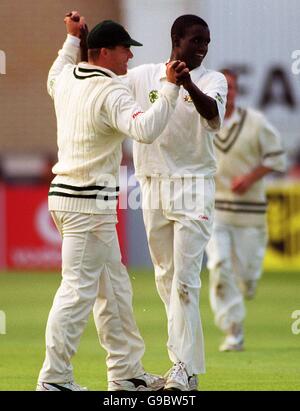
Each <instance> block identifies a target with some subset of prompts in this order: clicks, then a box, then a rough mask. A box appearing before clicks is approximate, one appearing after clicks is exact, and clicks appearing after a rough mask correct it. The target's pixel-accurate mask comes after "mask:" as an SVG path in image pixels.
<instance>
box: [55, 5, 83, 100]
mask: <svg viewBox="0 0 300 411" xmlns="http://www.w3.org/2000/svg"><path fill="white" fill-rule="evenodd" d="M64 22H65V24H66V29H67V34H68V36H67V39H66V41H65V42H64V45H63V47H62V49H61V50H60V51H59V52H58V57H57V58H56V60H55V61H54V63H53V65H52V67H51V69H50V71H49V74H48V81H47V89H48V93H49V94H50V96H51V97H52V98H53V96H54V93H55V81H56V78H57V76H59V74H60V73H61V72H62V70H63V68H64V66H65V65H66V64H76V61H77V58H78V55H79V51H80V36H81V32H82V30H83V29H84V27H85V21H84V17H80V15H79V13H78V12H77V11H73V12H71V13H69V14H67V15H66V17H65V19H64Z"/></svg>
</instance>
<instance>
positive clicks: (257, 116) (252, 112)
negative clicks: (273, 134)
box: [244, 107, 267, 123]
mask: <svg viewBox="0 0 300 411" xmlns="http://www.w3.org/2000/svg"><path fill="white" fill-rule="evenodd" d="M244 110H245V111H246V113H247V116H248V117H249V118H251V119H252V120H253V121H256V122H257V123H265V122H266V121H267V119H266V117H265V115H264V114H263V113H262V112H261V111H259V110H257V109H256V108H254V107H247V108H245V109H244Z"/></svg>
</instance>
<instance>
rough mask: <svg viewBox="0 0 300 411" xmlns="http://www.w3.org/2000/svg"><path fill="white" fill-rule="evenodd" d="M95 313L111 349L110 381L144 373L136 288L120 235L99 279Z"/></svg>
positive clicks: (104, 343) (102, 337)
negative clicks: (134, 297) (135, 308)
mask: <svg viewBox="0 0 300 411" xmlns="http://www.w3.org/2000/svg"><path fill="white" fill-rule="evenodd" d="M93 313H94V320H95V325H96V329H97V332H98V336H99V340H100V343H101V345H102V346H103V347H104V348H105V350H106V351H107V357H106V363H107V370H108V381H112V380H123V379H129V378H134V377H136V376H137V375H140V374H142V373H143V367H142V364H141V359H142V356H143V354H144V350H145V347H144V342H143V339H142V337H141V335H140V333H139V330H138V328H137V325H136V322H135V319H134V314H133V309H132V287H131V283H130V279H129V275H128V273H127V270H126V268H125V266H124V265H123V264H122V262H121V254H120V248H119V243H118V238H117V234H115V238H114V241H113V244H112V254H111V257H110V260H109V262H107V264H106V265H105V267H104V270H103V272H102V274H101V277H100V280H99V290H98V296H97V299H96V301H95V305H94V309H93Z"/></svg>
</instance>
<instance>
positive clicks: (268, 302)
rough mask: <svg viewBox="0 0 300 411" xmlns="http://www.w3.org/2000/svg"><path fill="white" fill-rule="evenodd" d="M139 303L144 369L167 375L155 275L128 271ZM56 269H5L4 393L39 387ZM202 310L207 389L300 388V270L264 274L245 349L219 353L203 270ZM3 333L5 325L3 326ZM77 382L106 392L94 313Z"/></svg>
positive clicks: (0, 376)
mask: <svg viewBox="0 0 300 411" xmlns="http://www.w3.org/2000/svg"><path fill="white" fill-rule="evenodd" d="M130 277H131V279H132V284H133V288H134V308H135V314H136V319H137V322H138V325H139V327H140V331H141V333H142V335H143V337H144V339H145V342H146V354H145V357H144V366H145V369H146V370H149V371H151V372H154V373H159V374H164V373H165V371H166V370H167V369H168V368H170V366H171V364H170V361H169V359H168V356H167V351H166V346H165V344H166V339H167V335H166V320H165V312H164V308H163V305H162V303H161V301H160V299H159V297H158V295H157V293H156V290H155V285H154V279H153V275H152V273H151V272H141V271H139V270H134V269H131V270H130ZM59 282H60V275H59V274H58V273H45V272H44V273H13V272H10V273H0V311H3V312H4V313H5V316H6V334H2V335H1V334H0V390H1V391H4V390H7V391H11V390H15V391H23V390H25V391H27V390H34V389H35V385H36V378H37V375H38V372H39V369H40V367H41V365H42V361H43V358H44V350H45V345H44V332H45V325H46V320H47V316H48V312H49V309H50V307H51V304H52V299H53V296H54V293H55V291H56V289H57V287H58V285H59ZM202 283H203V285H202V291H201V312H202V322H203V327H204V336H205V346H206V347H205V350H206V368H207V373H206V374H205V375H204V376H201V377H200V388H201V390H206V391H212V390H219V391H232V390H237V391H252V390H276V391H290V390H299V389H300V334H298V335H295V334H293V333H292V323H293V322H294V321H295V320H293V319H292V318H291V315H292V313H293V312H294V311H295V310H300V299H299V290H300V274H299V273H290V272H284V273H283V272H282V273H265V274H264V276H263V279H262V280H261V283H260V285H259V289H258V294H257V297H256V299H255V300H253V301H250V302H249V303H247V319H246V325H245V334H246V344H245V347H246V350H245V351H244V352H241V353H219V352H218V345H219V343H220V341H221V339H222V335H221V333H220V332H219V331H218V329H217V328H216V327H215V325H214V323H213V317H212V313H211V310H210V307H209V302H208V278H207V273H206V272H204V273H202ZM0 330H1V327H0ZM73 365H74V369H75V379H76V381H77V382H78V383H80V384H82V385H87V386H88V387H89V389H90V390H102V391H104V390H106V368H105V352H104V351H103V349H101V348H100V347H99V344H98V340H97V336H96V331H95V327H94V324H93V320H92V317H91V318H90V321H89V323H88V326H87V329H86V330H85V332H84V334H83V337H82V339H81V343H80V347H79V350H78V353H77V355H76V356H75V357H74V360H73Z"/></svg>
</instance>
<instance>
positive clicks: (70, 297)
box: [39, 212, 116, 383]
mask: <svg viewBox="0 0 300 411" xmlns="http://www.w3.org/2000/svg"><path fill="white" fill-rule="evenodd" d="M54 215H55V219H56V222H57V225H59V227H60V231H61V234H62V237H63V243H62V281H61V284H60V287H59V289H58V290H57V293H56V295H55V298H54V301H53V305H52V308H51V311H50V313H49V318H48V322H47V328H46V358H45V361H44V364H43V367H42V370H41V372H40V375H39V381H40V382H50V383H51V382H53V383H66V382H70V381H73V370H72V365H71V358H72V356H73V355H74V354H75V353H76V351H77V347H78V344H79V340H80V337H81V334H82V332H83V330H84V327H85V325H86V323H87V320H88V316H89V314H90V312H91V310H92V307H93V304H94V302H95V299H96V296H97V290H98V287H97V285H98V281H99V276H100V273H101V271H102V270H103V265H104V263H105V262H106V260H107V257H108V255H109V253H110V252H111V244H112V242H113V239H114V234H115V220H116V218H115V216H109V215H89V214H79V213H67V212H55V213H54Z"/></svg>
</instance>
